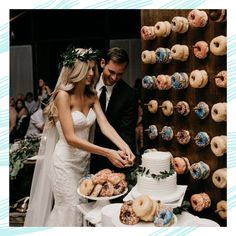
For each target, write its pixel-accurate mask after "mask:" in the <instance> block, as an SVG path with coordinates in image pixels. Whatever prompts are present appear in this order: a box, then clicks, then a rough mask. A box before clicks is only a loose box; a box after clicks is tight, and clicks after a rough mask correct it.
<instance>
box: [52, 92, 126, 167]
mask: <svg viewBox="0 0 236 236" xmlns="http://www.w3.org/2000/svg"><path fill="white" fill-rule="evenodd" d="M55 105H56V107H57V110H58V119H59V121H60V124H61V127H62V131H63V134H64V137H65V139H66V141H67V143H68V144H69V145H71V146H73V147H76V148H79V149H82V150H84V151H87V152H90V153H94V154H97V155H101V156H104V157H107V158H108V159H109V160H110V161H111V162H112V164H113V165H115V166H117V167H120V168H122V167H124V166H125V164H126V162H125V161H124V160H123V159H122V158H121V157H120V155H119V154H118V152H116V151H115V150H112V149H108V148H104V147H100V146H97V145H94V144H92V143H90V142H89V141H88V140H85V139H82V138H79V137H77V136H76V135H75V132H74V127H73V121H72V117H71V110H70V96H69V94H68V93H67V92H65V91H60V92H59V93H58V95H57V96H56V98H55Z"/></svg>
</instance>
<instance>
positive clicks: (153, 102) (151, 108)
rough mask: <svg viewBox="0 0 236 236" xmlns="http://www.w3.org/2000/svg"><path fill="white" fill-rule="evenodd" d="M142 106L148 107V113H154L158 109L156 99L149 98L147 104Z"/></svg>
mask: <svg viewBox="0 0 236 236" xmlns="http://www.w3.org/2000/svg"><path fill="white" fill-rule="evenodd" d="M144 106H147V107H148V111H149V112H150V113H156V112H157V109H158V102H157V100H150V101H149V102H148V103H147V104H144Z"/></svg>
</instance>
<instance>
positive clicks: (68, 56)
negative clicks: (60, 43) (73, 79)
mask: <svg viewBox="0 0 236 236" xmlns="http://www.w3.org/2000/svg"><path fill="white" fill-rule="evenodd" d="M100 56H101V52H100V51H99V50H93V49H92V48H89V49H86V50H85V51H82V52H78V50H76V48H75V47H74V46H73V47H71V46H70V47H68V48H67V50H66V51H65V52H64V53H62V54H61V57H62V63H61V64H62V66H67V67H70V68H72V67H73V66H74V64H75V61H76V59H78V60H80V61H88V60H89V61H91V60H98V59H99V58H100Z"/></svg>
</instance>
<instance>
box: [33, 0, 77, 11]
mask: <svg viewBox="0 0 236 236" xmlns="http://www.w3.org/2000/svg"><path fill="white" fill-rule="evenodd" d="M79 3H80V2H79V1H78V0H50V1H48V2H45V3H44V4H41V5H38V6H35V7H34V8H35V9H49V8H50V9H70V8H73V7H74V6H76V5H79Z"/></svg>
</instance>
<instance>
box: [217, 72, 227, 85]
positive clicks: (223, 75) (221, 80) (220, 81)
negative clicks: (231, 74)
mask: <svg viewBox="0 0 236 236" xmlns="http://www.w3.org/2000/svg"><path fill="white" fill-rule="evenodd" d="M215 83H216V86H218V87H220V88H226V87H227V71H226V70H222V71H220V72H219V73H218V74H217V75H216V76H215Z"/></svg>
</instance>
